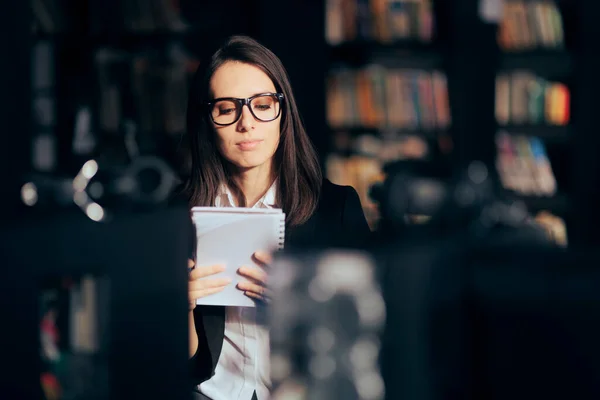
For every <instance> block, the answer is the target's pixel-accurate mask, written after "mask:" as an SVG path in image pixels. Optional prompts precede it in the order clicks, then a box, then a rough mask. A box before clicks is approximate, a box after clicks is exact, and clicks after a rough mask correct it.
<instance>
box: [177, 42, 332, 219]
mask: <svg viewBox="0 0 600 400" xmlns="http://www.w3.org/2000/svg"><path fill="white" fill-rule="evenodd" d="M228 61H238V62H242V63H247V64H252V65H254V66H256V67H258V68H260V69H261V70H262V71H263V72H265V73H266V74H267V75H268V76H269V78H271V80H272V81H273V83H274V85H275V88H276V89H277V91H278V92H281V93H283V95H284V100H283V104H282V115H281V120H280V121H281V122H280V123H281V125H280V130H281V137H280V140H279V147H278V148H277V151H276V152H275V159H274V161H275V167H276V174H277V177H278V185H277V195H276V201H277V204H276V205H277V206H278V207H281V208H282V209H283V211H284V212H285V214H286V224H287V225H288V226H296V225H300V224H302V223H304V222H306V221H307V220H308V219H309V218H310V216H311V215H312V214H313V213H314V212H315V210H316V208H317V203H318V201H319V196H320V192H321V184H322V179H323V177H322V173H321V168H320V165H319V160H318V157H317V154H316V152H315V150H314V147H313V145H312V143H311V141H310V139H309V137H308V135H307V134H306V130H305V129H304V125H303V124H302V120H301V118H300V113H299V112H298V108H297V106H296V101H295V100H294V95H293V93H292V88H291V85H290V81H289V78H288V75H287V72H286V70H285V68H284V67H283V64H282V63H281V61H280V60H279V58H278V57H277V56H276V55H275V54H273V52H271V51H270V50H269V49H267V48H266V47H264V46H263V45H261V44H260V43H258V42H257V41H255V40H254V39H252V38H249V37H246V36H233V37H231V38H229V39H228V40H227V41H226V42H225V44H224V45H223V46H222V47H221V48H220V49H219V50H218V51H217V52H216V53H215V54H214V55H213V56H212V58H211V61H210V64H209V65H208V66H207V67H206V68H205V69H202V70H201V68H199V69H198V71H197V72H196V75H195V77H194V80H193V84H192V87H191V89H190V95H189V100H188V108H187V136H188V139H189V141H190V149H191V155H192V169H191V172H190V178H189V180H188V182H187V184H186V192H187V195H188V196H189V199H190V204H191V205H192V206H212V205H214V202H215V198H216V196H217V192H218V190H219V186H220V185H221V184H223V183H225V184H227V186H228V187H229V189H230V190H231V191H232V193H233V195H234V196H235V197H236V198H237V200H238V204H239V205H240V206H242V207H243V206H245V197H244V196H243V193H242V191H241V189H240V188H239V186H237V185H236V184H235V182H234V181H233V179H232V177H231V172H230V171H231V168H230V166H229V165H228V162H227V161H226V160H225V159H224V158H223V157H222V156H221V154H220V153H219V151H218V148H217V145H216V142H215V132H214V129H213V127H212V124H211V123H210V121H209V119H208V113H207V111H206V108H205V104H206V103H207V102H208V101H210V100H211V93H210V79H211V78H212V76H213V74H214V73H215V71H216V70H217V69H218V68H219V67H220V66H221V65H223V64H224V63H226V62H228Z"/></svg>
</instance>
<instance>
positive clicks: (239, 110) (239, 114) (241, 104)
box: [206, 93, 284, 126]
mask: <svg viewBox="0 0 600 400" xmlns="http://www.w3.org/2000/svg"><path fill="white" fill-rule="evenodd" d="M265 96H275V97H276V98H277V100H278V101H279V111H278V112H277V115H276V116H275V117H274V118H272V119H268V120H264V119H261V118H259V117H257V116H256V114H254V111H252V107H250V102H251V101H252V100H254V99H256V98H258V97H265ZM283 99H284V95H283V93H259V94H255V95H254V96H252V97H248V98H246V99H241V98H238V97H219V98H217V99H214V100H212V101H210V102H208V103H206V112H207V113H208V116H209V118H210V120H211V121H212V122H213V123H214V124H215V125H219V126H229V125H233V124H235V123H236V122H238V121H239V120H240V118H241V117H242V110H243V108H244V106H248V109H249V110H250V113H251V114H252V116H253V117H254V118H256V119H257V120H258V121H261V122H271V121H274V120H276V119H277V118H279V116H280V115H281V109H282V108H283V106H282V105H283ZM225 100H229V101H233V102H235V103H236V104H237V105H239V107H238V108H236V112H237V116H236V117H235V119H234V120H233V122H231V123H229V124H220V123H218V122H216V121H215V119H214V118H213V115H212V112H211V111H212V110H211V108H212V106H213V105H215V104H216V103H217V102H219V101H225Z"/></svg>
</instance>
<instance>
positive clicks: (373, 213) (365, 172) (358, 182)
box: [325, 153, 385, 230]
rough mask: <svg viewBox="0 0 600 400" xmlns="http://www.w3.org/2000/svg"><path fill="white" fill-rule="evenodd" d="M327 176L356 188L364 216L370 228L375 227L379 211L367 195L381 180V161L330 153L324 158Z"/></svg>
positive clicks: (382, 179) (382, 174) (382, 175)
mask: <svg viewBox="0 0 600 400" xmlns="http://www.w3.org/2000/svg"><path fill="white" fill-rule="evenodd" d="M325 168H326V174H327V178H328V179H329V180H330V181H331V182H333V183H336V184H338V185H350V186H352V187H354V189H356V192H357V193H358V196H359V197H360V202H361V204H362V207H363V210H364V213H365V217H366V218H367V222H368V223H369V226H370V227H371V229H372V230H374V229H376V228H377V224H378V222H379V219H380V213H379V210H378V207H377V203H375V202H373V200H372V199H371V197H370V196H369V193H370V190H371V188H372V187H373V185H375V184H377V183H380V182H383V181H384V179H385V176H384V173H383V163H382V162H381V161H380V160H378V159H376V158H373V157H368V156H362V155H352V156H349V157H347V156H342V155H339V154H335V153H332V154H330V155H329V156H328V157H327V160H326V165H325Z"/></svg>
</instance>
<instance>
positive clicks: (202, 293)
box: [188, 287, 225, 301]
mask: <svg viewBox="0 0 600 400" xmlns="http://www.w3.org/2000/svg"><path fill="white" fill-rule="evenodd" d="M223 289H225V288H224V287H216V288H208V289H203V290H193V291H191V292H189V296H188V297H189V299H190V301H196V300H198V299H201V298H203V297H206V296H209V295H211V294H215V293H219V292H220V291H222V290H223Z"/></svg>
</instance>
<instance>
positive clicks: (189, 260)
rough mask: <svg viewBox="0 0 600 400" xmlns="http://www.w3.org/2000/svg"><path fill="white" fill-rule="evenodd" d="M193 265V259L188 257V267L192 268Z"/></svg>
mask: <svg viewBox="0 0 600 400" xmlns="http://www.w3.org/2000/svg"><path fill="white" fill-rule="evenodd" d="M194 265H196V263H195V262H194V260H192V259H190V258H188V268H194Z"/></svg>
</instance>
